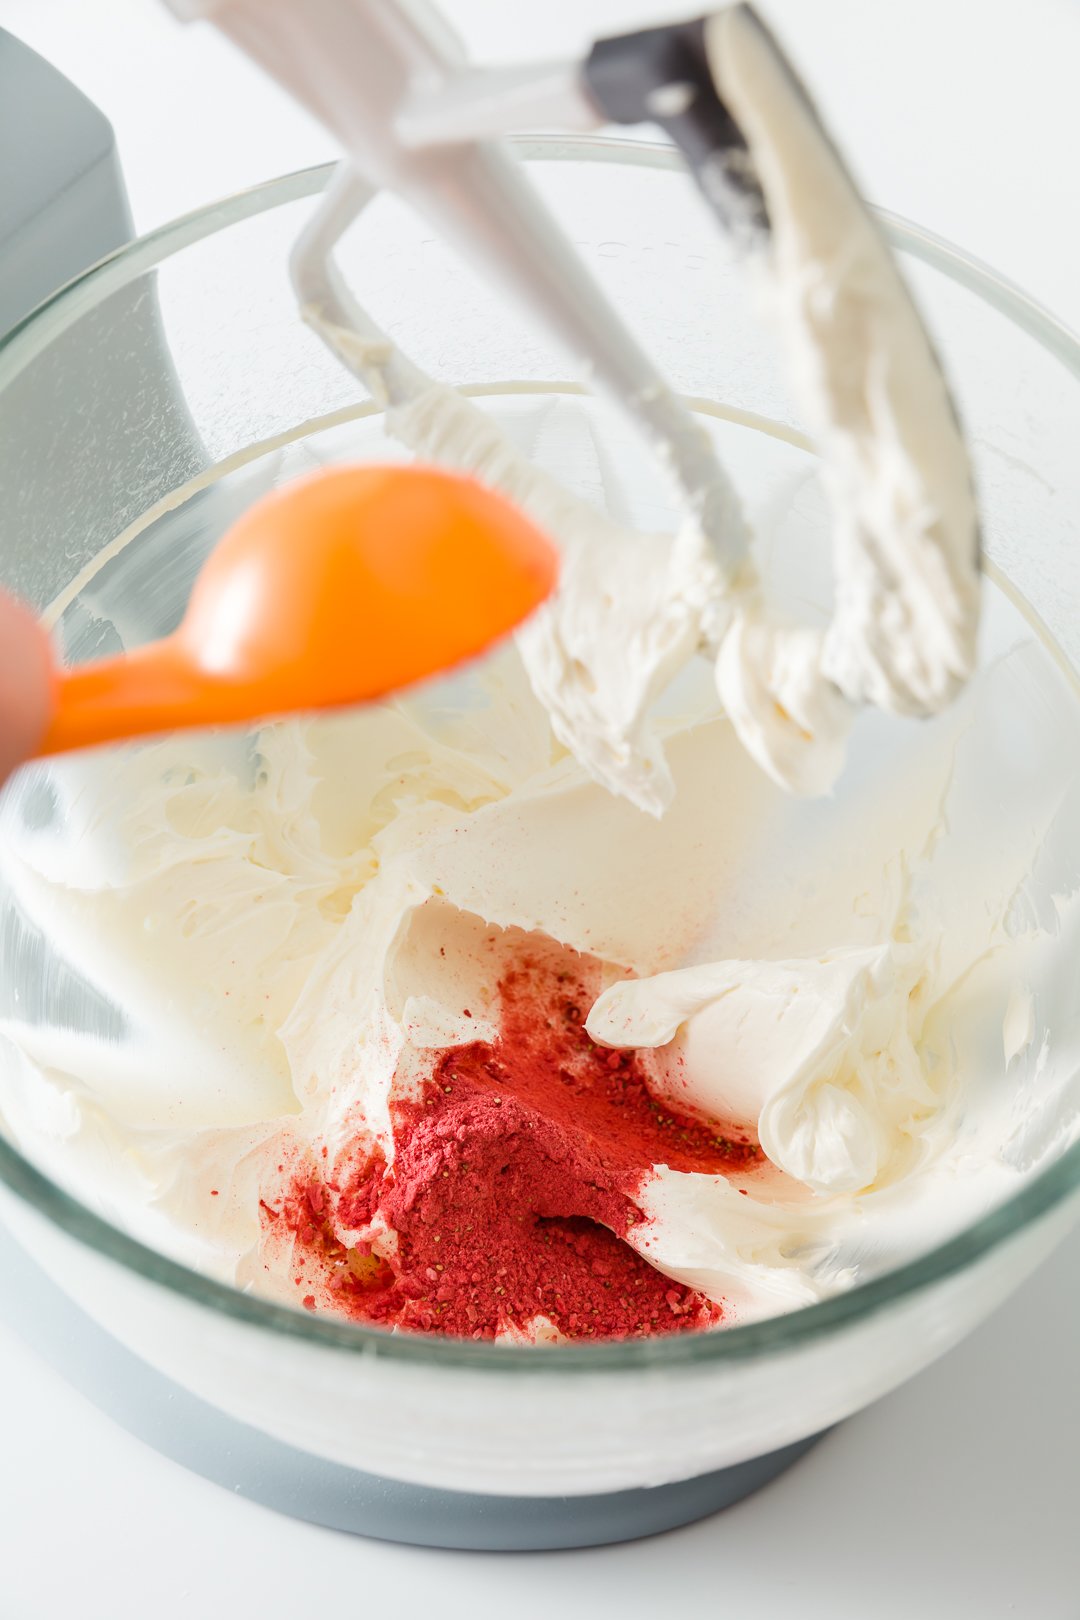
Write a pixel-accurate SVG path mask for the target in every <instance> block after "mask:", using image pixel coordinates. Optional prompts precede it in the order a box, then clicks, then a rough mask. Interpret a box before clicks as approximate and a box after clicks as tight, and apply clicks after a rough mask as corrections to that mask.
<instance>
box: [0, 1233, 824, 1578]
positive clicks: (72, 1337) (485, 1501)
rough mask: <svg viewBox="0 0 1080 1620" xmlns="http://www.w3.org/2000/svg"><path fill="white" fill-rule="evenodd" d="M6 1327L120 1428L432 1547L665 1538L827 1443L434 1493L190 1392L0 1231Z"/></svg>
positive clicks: (302, 1504)
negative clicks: (587, 1478)
mask: <svg viewBox="0 0 1080 1620" xmlns="http://www.w3.org/2000/svg"><path fill="white" fill-rule="evenodd" d="M0 1321H4V1322H6V1323H7V1324H8V1325H9V1326H11V1327H13V1328H14V1329H15V1330H16V1331H17V1332H18V1333H19V1334H20V1335H21V1336H22V1337H23V1338H24V1339H25V1340H27V1342H28V1343H30V1344H31V1345H32V1346H33V1347H34V1349H35V1350H37V1351H38V1353H39V1354H40V1355H41V1356H42V1358H43V1359H44V1360H46V1361H47V1362H48V1363H49V1365H50V1366H52V1367H54V1368H55V1369H56V1370H57V1371H58V1372H59V1373H61V1374H62V1375H63V1376H64V1377H65V1378H66V1379H67V1380H68V1382H69V1383H71V1384H73V1385H74V1386H75V1388H76V1389H78V1390H79V1391H80V1392H81V1393H82V1394H84V1395H86V1396H87V1397H88V1398H89V1399H90V1400H91V1401H93V1402H94V1404H95V1405H96V1406H98V1407H100V1408H101V1410H102V1411H103V1412H106V1413H107V1414H108V1416H109V1417H111V1418H113V1419H114V1421H115V1422H117V1423H119V1424H120V1425H121V1426H122V1427H123V1428H125V1429H127V1430H128V1431H129V1432H130V1433H131V1434H134V1435H136V1436H137V1437H138V1438H139V1439H140V1440H144V1441H145V1442H146V1443H147V1445H150V1446H153V1447H154V1449H155V1450H157V1451H160V1452H162V1453H163V1454H164V1455H165V1456H166V1457H171V1458H172V1459H173V1460H174V1461H175V1462H178V1463H182V1464H183V1465H184V1467H185V1468H190V1469H191V1470H192V1471H193V1472H194V1473H196V1474H201V1475H202V1476H203V1477H204V1478H205V1479H209V1480H213V1481H214V1482H215V1484H218V1485H222V1486H224V1487H225V1488H226V1489H227V1490H230V1491H233V1492H235V1493H237V1494H238V1495H240V1496H246V1497H249V1498H250V1499H251V1501H253V1502H260V1503H262V1504H263V1506H265V1507H269V1508H275V1509H276V1510H277V1511H278V1512H279V1513H287V1514H290V1515H291V1516H292V1517H293V1518H297V1519H308V1520H310V1521H311V1522H312V1523H314V1524H321V1525H326V1526H327V1527H329V1528H330V1529H332V1530H348V1531H351V1532H354V1533H355V1534H359V1535H365V1536H376V1537H378V1538H379V1539H380V1540H383V1541H404V1542H410V1543H414V1544H416V1545H419V1546H425V1547H454V1548H461V1549H466V1548H468V1549H474V1550H485V1551H495V1552H529V1551H542V1550H547V1549H550V1548H556V1547H596V1546H600V1545H602V1544H604V1543H606V1542H613V1541H632V1540H634V1539H636V1538H637V1537H639V1536H651V1535H655V1534H657V1532H659V1531H661V1530H673V1529H674V1528H675V1527H676V1526H677V1525H682V1524H691V1523H692V1522H693V1521H694V1520H695V1519H702V1518H704V1517H705V1516H706V1515H707V1514H710V1513H715V1512H716V1511H717V1510H718V1509H719V1508H725V1507H730V1506H731V1505H732V1503H734V1502H738V1501H741V1499H742V1498H743V1497H744V1496H749V1495H750V1493H751V1492H752V1491H756V1490H758V1489H760V1487H761V1486H762V1485H767V1484H768V1483H769V1481H770V1480H773V1479H775V1478H776V1477H777V1475H778V1474H782V1473H783V1472H784V1470H785V1469H786V1468H789V1467H790V1466H791V1464H792V1463H793V1462H795V1461H796V1460H797V1459H798V1458H799V1457H801V1456H802V1455H803V1453H804V1452H806V1451H808V1450H809V1449H810V1447H811V1446H812V1445H814V1444H815V1442H816V1441H817V1440H818V1439H820V1438H821V1437H820V1435H814V1436H811V1438H810V1439H809V1440H800V1441H799V1442H798V1443H797V1444H796V1445H793V1446H785V1447H784V1448H783V1450H781V1451H774V1452H771V1453H770V1454H769V1455H768V1456H765V1457H755V1458H753V1459H752V1460H751V1461H750V1462H745V1463H740V1464H739V1465H738V1466H737V1467H734V1468H721V1469H719V1470H717V1471H716V1472H715V1473H711V1474H702V1475H700V1476H699V1477H698V1478H697V1479H688V1480H682V1481H680V1482H679V1483H677V1484H674V1485H661V1486H656V1487H654V1488H653V1489H650V1490H633V1491H616V1492H612V1493H609V1494H607V1495H603V1496H558V1497H505V1496H479V1495H473V1494H471V1493H469V1492H465V1491H442V1490H428V1489H427V1488H426V1487H424V1486H422V1485H403V1484H400V1483H398V1482H397V1481H396V1480H390V1479H380V1478H378V1477H377V1476H376V1475H374V1474H362V1473H360V1472H359V1471H358V1470H356V1469H353V1468H345V1467H342V1466H341V1465H340V1464H338V1463H330V1462H324V1461H323V1460H322V1459H321V1458H319V1457H313V1456H311V1455H310V1454H309V1453H308V1452H304V1451H297V1450H295V1449H294V1448H293V1447H291V1446H286V1445H282V1444H281V1443H280V1442H279V1441H276V1440H271V1439H269V1438H268V1437H267V1436H266V1435H264V1434H261V1433H260V1432H259V1431H258V1430H256V1429H252V1428H249V1427H248V1426H247V1425H246V1424H244V1423H238V1422H237V1421H236V1420H235V1419H233V1418H229V1417H226V1416H225V1415H224V1414H223V1413H221V1412H219V1411H217V1409H216V1408H214V1407H212V1406H209V1405H208V1404H207V1403H206V1402H205V1401H201V1400H199V1399H198V1398H197V1397H196V1396H194V1395H190V1394H188V1392H187V1391H186V1390H184V1389H181V1388H180V1387H179V1385H177V1384H174V1383H172V1382H171V1380H169V1379H166V1378H164V1377H162V1375H161V1374H160V1373H157V1372H154V1370H153V1369H152V1368H151V1367H148V1366H147V1365H146V1363H145V1362H143V1361H140V1360H139V1359H138V1357H137V1356H134V1355H132V1354H131V1352H130V1351H128V1350H125V1349H124V1347H123V1346H122V1345H121V1344H119V1343H118V1342H117V1341H116V1340H115V1339H113V1338H112V1337H111V1336H110V1335H109V1334H108V1333H106V1332H104V1331H103V1329H101V1328H100V1327H98V1326H97V1324H96V1323H95V1322H93V1321H91V1319H90V1318H89V1317H88V1316H87V1315H86V1314H85V1312H83V1311H81V1310H80V1309H79V1308H78V1306H76V1305H74V1304H73V1303H72V1302H71V1300H69V1299H68V1298H67V1296H66V1295H65V1294H63V1293H62V1292H61V1291H60V1290H59V1289H58V1288H57V1287H56V1286H55V1285H54V1284H53V1283H51V1282H50V1281H49V1279H48V1278H47V1277H46V1276H45V1275H44V1274H43V1273H42V1272H41V1270H40V1269H39V1268H38V1267H37V1266H36V1265H35V1264H34V1262H33V1261H32V1260H31V1259H30V1258H29V1257H28V1256H27V1255H26V1254H25V1253H24V1251H23V1250H22V1249H21V1248H20V1247H19V1246H18V1245H17V1244H16V1243H15V1242H14V1240H13V1239H12V1238H11V1237H10V1236H9V1235H8V1234H7V1233H6V1232H4V1231H3V1229H2V1228H0Z"/></svg>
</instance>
